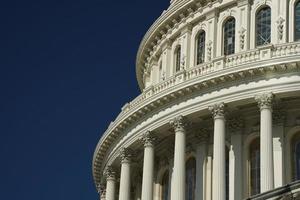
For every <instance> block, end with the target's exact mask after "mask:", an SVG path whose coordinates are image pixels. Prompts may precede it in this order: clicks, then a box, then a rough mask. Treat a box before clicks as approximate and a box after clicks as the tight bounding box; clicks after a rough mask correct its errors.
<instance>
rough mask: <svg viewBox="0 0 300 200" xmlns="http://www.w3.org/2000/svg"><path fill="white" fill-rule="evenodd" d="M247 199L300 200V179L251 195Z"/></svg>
mask: <svg viewBox="0 0 300 200" xmlns="http://www.w3.org/2000/svg"><path fill="white" fill-rule="evenodd" d="M246 200H300V181H296V182H293V183H290V184H288V185H286V186H283V187H280V188H276V189H274V190H271V191H268V192H265V193H261V194H258V195H255V196H252V197H249V198H247V199H246Z"/></svg>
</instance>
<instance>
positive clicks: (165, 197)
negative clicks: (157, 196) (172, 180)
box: [161, 171, 169, 200]
mask: <svg viewBox="0 0 300 200" xmlns="http://www.w3.org/2000/svg"><path fill="white" fill-rule="evenodd" d="M161 194H162V198H161V199H162V200H169V171H166V172H165V173H164V176H163V178H162V193H161Z"/></svg>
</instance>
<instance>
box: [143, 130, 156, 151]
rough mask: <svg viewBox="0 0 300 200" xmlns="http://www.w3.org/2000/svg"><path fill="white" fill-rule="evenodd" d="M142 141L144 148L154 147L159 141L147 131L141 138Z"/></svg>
mask: <svg viewBox="0 0 300 200" xmlns="http://www.w3.org/2000/svg"><path fill="white" fill-rule="evenodd" d="M140 140H141V141H142V143H143V144H144V147H149V146H150V147H152V146H154V143H155V142H156V140H157V137H156V136H155V135H154V134H153V132H151V131H146V132H145V133H144V134H143V135H142V136H141V137H140Z"/></svg>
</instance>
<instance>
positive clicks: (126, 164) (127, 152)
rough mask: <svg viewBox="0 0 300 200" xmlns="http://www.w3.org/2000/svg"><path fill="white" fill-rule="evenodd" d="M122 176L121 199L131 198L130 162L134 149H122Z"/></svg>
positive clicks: (127, 199) (128, 199)
mask: <svg viewBox="0 0 300 200" xmlns="http://www.w3.org/2000/svg"><path fill="white" fill-rule="evenodd" d="M120 153H121V178H120V191H119V200H130V164H131V157H132V150H131V149H129V148H123V149H122V150H121V152H120Z"/></svg>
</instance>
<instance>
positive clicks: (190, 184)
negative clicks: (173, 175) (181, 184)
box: [185, 158, 196, 200]
mask: <svg viewBox="0 0 300 200" xmlns="http://www.w3.org/2000/svg"><path fill="white" fill-rule="evenodd" d="M185 178H186V192H185V199H186V200H195V187H196V160H195V159H194V158H190V159H189V160H188V161H187V162H186V176H185Z"/></svg>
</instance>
